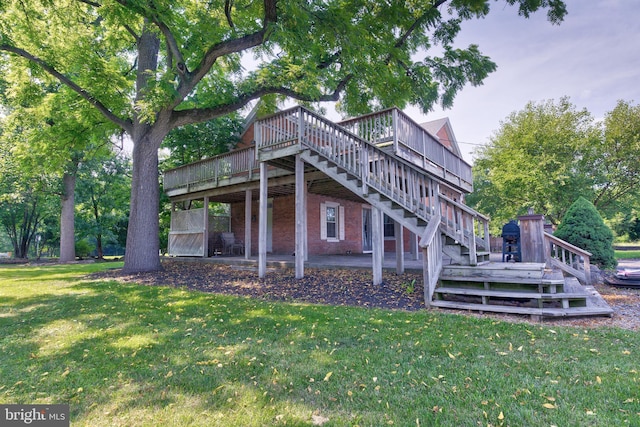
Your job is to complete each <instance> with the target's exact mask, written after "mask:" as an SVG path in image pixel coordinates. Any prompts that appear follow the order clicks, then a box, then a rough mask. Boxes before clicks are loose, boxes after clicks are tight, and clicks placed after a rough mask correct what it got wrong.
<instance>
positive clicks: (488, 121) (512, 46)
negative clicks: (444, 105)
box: [406, 0, 640, 162]
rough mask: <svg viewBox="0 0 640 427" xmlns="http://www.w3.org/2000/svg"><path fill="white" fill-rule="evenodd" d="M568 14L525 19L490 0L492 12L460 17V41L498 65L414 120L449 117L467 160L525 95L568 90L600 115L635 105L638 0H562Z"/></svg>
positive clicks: (639, 57) (639, 97)
mask: <svg viewBox="0 0 640 427" xmlns="http://www.w3.org/2000/svg"><path fill="white" fill-rule="evenodd" d="M565 3H566V4H567V9H568V12H569V13H568V15H567V16H566V17H565V20H564V22H563V23H561V24H560V25H552V24H551V23H550V22H549V21H547V20H546V14H545V13H544V12H543V13H537V14H535V15H534V16H532V17H530V18H529V19H525V18H523V17H520V16H518V14H517V9H515V8H513V7H510V6H507V5H504V3H503V2H501V1H498V2H492V4H491V6H492V10H491V13H490V14H489V16H488V17H487V18H485V19H481V20H473V21H468V22H465V23H463V27H462V31H461V32H460V34H459V36H458V39H457V40H458V41H457V45H459V46H465V47H466V46H468V45H469V44H471V43H474V44H478V45H479V46H480V51H481V52H482V53H483V54H485V55H487V56H489V57H490V58H491V59H492V60H493V61H494V62H495V63H496V64H497V65H498V69H497V70H496V71H495V72H494V73H492V74H490V75H489V77H487V79H486V80H485V82H484V85H482V86H479V87H472V86H468V87H465V88H464V89H463V90H462V91H461V92H459V94H458V96H457V97H456V99H455V100H454V106H453V108H451V109H449V110H446V111H442V110H441V109H439V108H436V109H435V110H434V111H433V112H432V113H430V114H428V115H426V116H425V115H423V114H422V113H421V112H420V111H419V110H417V109H407V110H406V112H407V113H408V114H409V115H410V116H411V117H412V118H413V119H415V120H416V121H418V122H422V121H426V120H435V119H438V118H441V117H444V116H446V117H449V119H450V121H451V124H452V127H453V130H454V133H455V135H456V138H457V140H458V142H459V143H460V148H461V150H462V152H463V155H464V158H465V160H467V161H468V162H472V154H471V152H472V151H473V149H474V147H475V146H476V145H478V144H483V143H486V142H487V141H488V139H489V137H490V136H491V135H492V134H493V133H494V132H495V131H496V130H497V129H498V128H499V126H500V122H501V121H503V120H505V119H506V118H507V117H508V116H509V114H510V113H511V112H514V111H520V110H522V109H523V108H524V107H525V105H526V103H527V102H529V101H534V102H543V101H546V100H550V99H554V100H559V99H560V98H561V97H563V96H568V97H569V98H570V101H571V102H572V103H573V104H574V105H575V106H576V107H577V108H578V109H582V108H586V109H587V110H588V111H589V112H591V114H592V115H593V116H594V117H595V118H597V119H601V118H602V117H604V114H605V113H606V112H607V111H611V110H612V109H613V108H614V107H615V105H616V102H617V101H618V100H620V99H622V100H625V101H627V102H630V103H632V104H633V105H637V104H639V103H640V1H639V0H565Z"/></svg>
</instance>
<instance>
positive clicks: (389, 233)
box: [384, 214, 396, 237]
mask: <svg viewBox="0 0 640 427" xmlns="http://www.w3.org/2000/svg"><path fill="white" fill-rule="evenodd" d="M395 236H396V223H395V221H394V220H393V219H391V218H389V217H388V216H387V215H386V214H385V215H384V237H395Z"/></svg>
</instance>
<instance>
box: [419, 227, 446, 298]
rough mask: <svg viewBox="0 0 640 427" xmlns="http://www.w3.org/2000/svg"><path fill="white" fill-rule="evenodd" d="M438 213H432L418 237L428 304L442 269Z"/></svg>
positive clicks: (425, 295)
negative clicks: (430, 219)
mask: <svg viewBox="0 0 640 427" xmlns="http://www.w3.org/2000/svg"><path fill="white" fill-rule="evenodd" d="M440 220H441V218H440V215H434V216H433V218H432V221H431V222H429V224H428V225H427V228H426V229H425V230H424V233H423V234H422V237H421V239H420V243H419V246H420V248H421V249H422V262H423V268H422V274H423V283H424V303H425V305H426V306H427V307H429V306H430V304H431V300H432V299H433V293H434V291H435V288H436V285H437V283H438V279H439V278H440V272H441V271H442V265H443V264H442V237H441V234H440V227H439V224H440Z"/></svg>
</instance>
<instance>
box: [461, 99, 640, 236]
mask: <svg viewBox="0 0 640 427" xmlns="http://www.w3.org/2000/svg"><path fill="white" fill-rule="evenodd" d="M639 111H640V110H639V109H638V108H637V107H631V106H630V105H628V104H627V103H625V102H622V101H620V102H619V103H618V105H617V106H616V107H615V108H614V110H612V111H611V112H610V113H608V114H607V117H606V119H605V120H604V123H601V122H598V121H596V120H595V119H594V118H593V116H592V115H591V114H590V113H589V112H588V111H587V110H585V109H583V110H578V109H577V108H576V107H575V106H574V105H573V104H572V103H571V102H570V101H569V99H568V98H562V99H560V100H559V101H557V102H556V101H546V102H543V103H533V102H530V103H528V104H527V105H526V106H525V108H524V109H523V110H521V111H517V112H514V113H512V114H511V115H510V116H509V117H508V118H507V119H506V120H505V121H504V122H502V123H501V125H500V128H499V129H498V130H497V131H496V133H495V134H494V136H493V137H492V138H491V140H490V142H489V144H488V145H487V146H486V147H483V148H481V149H480V150H479V151H478V152H477V159H476V161H475V163H474V192H473V194H471V195H469V197H468V198H467V202H468V203H469V204H470V205H472V206H475V207H476V208H477V209H479V210H481V211H483V212H485V213H487V214H489V215H491V217H492V219H494V220H495V221H494V223H497V224H500V223H503V222H506V221H508V220H509V219H511V218H515V217H516V216H518V215H522V214H525V213H526V212H527V211H528V209H529V208H533V209H534V211H535V212H536V213H541V214H544V215H545V216H546V217H547V219H548V220H549V221H550V222H552V223H553V224H558V223H559V222H560V221H561V220H562V218H563V216H564V215H565V213H566V212H567V209H568V208H569V206H570V205H571V204H572V203H573V202H574V201H575V200H576V199H577V198H578V197H580V196H583V197H584V198H586V199H587V200H589V201H591V202H592V203H593V204H594V205H595V206H596V208H597V209H598V210H599V211H601V212H605V213H607V212H608V213H609V214H614V213H615V212H617V211H618V210H619V209H620V207H621V205H625V204H626V205H627V206H631V205H633V204H636V205H637V196H638V194H639V192H640V180H638V176H639V175H638V174H640V164H638V163H637V161H634V160H633V159H634V158H635V156H634V155H633V154H631V153H633V152H636V153H637V152H638V151H637V150H638V149H640V146H639V141H640V131H639V130H640V114H638V112H639Z"/></svg>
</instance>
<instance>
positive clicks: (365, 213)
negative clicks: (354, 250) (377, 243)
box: [362, 207, 373, 253]
mask: <svg viewBox="0 0 640 427" xmlns="http://www.w3.org/2000/svg"><path fill="white" fill-rule="evenodd" d="M371 222H372V221H371V208H370V207H363V208H362V252H364V253H370V252H372V251H373V236H372V233H371Z"/></svg>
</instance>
